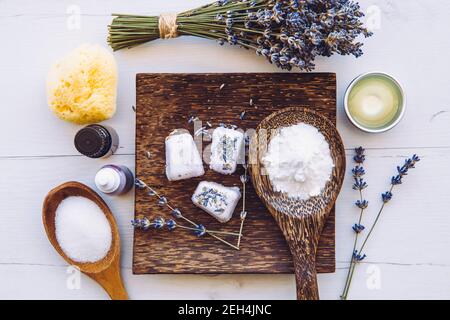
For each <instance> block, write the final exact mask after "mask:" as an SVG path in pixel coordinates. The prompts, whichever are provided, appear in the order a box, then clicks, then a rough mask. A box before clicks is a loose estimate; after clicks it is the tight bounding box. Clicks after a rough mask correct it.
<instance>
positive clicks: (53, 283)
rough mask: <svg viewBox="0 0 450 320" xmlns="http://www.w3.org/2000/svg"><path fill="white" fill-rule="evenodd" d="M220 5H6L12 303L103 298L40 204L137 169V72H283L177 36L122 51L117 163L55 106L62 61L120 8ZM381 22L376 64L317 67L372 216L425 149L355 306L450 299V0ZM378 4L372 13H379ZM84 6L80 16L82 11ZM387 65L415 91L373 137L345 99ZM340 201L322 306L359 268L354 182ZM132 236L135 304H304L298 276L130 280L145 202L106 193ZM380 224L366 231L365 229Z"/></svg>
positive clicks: (392, 11) (396, 202)
mask: <svg viewBox="0 0 450 320" xmlns="http://www.w3.org/2000/svg"><path fill="white" fill-rule="evenodd" d="M208 1H209V0H190V1H182V0H178V1H175V0H173V1H163V0H151V1H139V0H133V1H131V0H130V1H120V0H114V1H87V0H83V1H82V0H70V1H61V0H59V1H56V0H53V1H50V0H45V1H44V0H42V1H32V0H28V1H26V0H21V1H19V0H3V1H0V30H1V31H2V36H1V45H0V58H1V59H0V97H1V100H0V105H1V106H0V165H1V168H2V170H1V174H0V298H3V299H8V298H9V299H25V298H34V299H48V298H56V299H105V298H107V296H106V294H105V293H104V292H103V290H102V289H101V288H100V287H99V286H97V285H96V284H95V283H93V282H92V281H91V280H90V279H88V278H87V277H84V276H83V277H82V278H81V288H80V289H75V290H70V289H68V287H67V284H66V282H67V279H68V277H69V276H70V275H68V274H67V265H66V263H65V262H64V261H63V260H62V259H61V258H60V257H59V256H58V255H57V254H56V252H55V251H54V250H53V248H52V247H51V246H50V244H49V242H48V240H47V238H46V236H45V233H44V230H43V226H42V222H41V205H42V201H43V198H44V196H45V194H46V193H47V192H48V191H49V190H50V189H51V188H52V187H54V186H56V185H58V184H60V183H62V182H65V181H68V180H78V181H81V182H83V183H86V184H88V185H90V186H92V185H93V175H94V174H95V172H96V170H97V169H98V168H99V167H100V166H101V165H103V164H106V163H109V162H113V163H122V164H126V165H129V166H130V167H131V168H133V167H134V127H135V122H134V113H133V111H132V105H133V104H134V103H135V82H134V80H135V74H136V73H137V72H242V71H248V72H257V71H277V70H276V69H275V68H274V67H272V66H271V65H269V64H268V63H267V62H266V61H264V60H263V59H262V58H257V57H255V56H254V54H253V53H250V52H246V51H243V50H241V49H239V48H232V47H227V46H224V47H220V46H218V45H216V44H215V43H212V42H210V41H207V40H202V39H196V38H190V37H185V38H179V39H175V40H170V41H161V40H158V41H156V42H154V43H152V44H150V45H146V46H142V47H140V48H137V49H133V50H131V51H121V52H118V53H116V54H115V57H116V58H117V62H118V65H119V69H120V77H119V78H120V81H119V82H120V83H119V92H118V111H117V114H116V116H115V117H114V118H113V119H112V120H110V121H108V124H110V125H112V126H113V127H114V128H116V129H117V131H118V133H119V135H120V139H121V147H120V150H119V152H118V154H117V155H114V156H113V157H112V158H109V159H106V160H92V159H88V158H86V157H83V156H81V155H79V154H78V153H77V152H76V150H75V149H74V147H73V142H72V141H73V137H74V134H75V132H76V131H77V130H78V129H79V128H80V127H79V126H76V125H72V124H69V123H66V122H63V121H61V120H59V119H57V118H56V117H55V116H54V115H53V114H52V113H51V112H50V111H49V109H48V107H47V104H46V96H45V78H46V74H47V71H48V70H49V67H50V65H51V64H52V63H53V62H54V61H55V60H56V59H57V58H59V57H61V56H62V55H64V54H65V53H67V52H68V51H69V50H71V49H73V48H74V47H76V46H77V45H79V44H81V43H83V42H91V43H99V44H103V45H105V46H106V34H107V28H106V26H107V24H108V23H109V22H110V20H111V17H110V14H111V13H112V12H120V13H136V14H144V13H148V14H155V15H157V14H159V13H161V12H167V11H174V12H179V11H182V10H186V9H189V8H193V7H196V6H198V5H200V4H204V3H206V2H208ZM363 2H364V3H363V7H364V8H367V7H369V6H371V5H376V6H377V7H373V8H375V10H377V8H378V9H379V10H380V12H381V24H380V28H379V30H376V34H375V36H374V37H373V38H370V39H368V40H367V41H365V43H366V44H365V46H364V51H365V55H364V56H363V57H362V58H360V59H358V60H355V59H353V58H351V57H337V56H336V57H333V58H331V59H319V60H318V62H317V65H318V68H317V71H330V72H336V73H337V75H338V101H339V102H338V129H339V130H340V132H341V134H342V136H343V139H344V142H345V145H346V149H347V159H348V169H350V168H351V166H352V161H351V157H352V154H353V152H352V149H353V148H354V147H355V146H359V145H363V146H364V147H366V148H367V150H368V151H367V162H366V171H367V180H368V182H369V185H370V186H369V189H368V191H367V194H368V199H369V200H370V202H371V206H370V209H369V210H368V212H367V216H366V221H370V220H372V219H373V218H374V216H375V214H376V210H377V209H378V207H379V203H380V200H379V197H380V193H381V192H382V191H384V190H385V189H386V188H387V186H388V184H389V179H390V176H391V175H393V174H394V173H395V166H396V165H397V164H399V163H401V162H403V159H404V158H405V157H407V156H410V155H412V154H413V153H418V154H419V155H420V156H421V157H422V159H423V160H422V162H420V164H419V165H418V168H417V169H415V170H414V171H413V172H411V174H410V175H409V176H408V177H407V178H406V179H405V184H404V185H401V186H400V187H399V188H398V190H397V191H396V192H395V195H394V199H393V201H392V202H391V203H390V204H389V206H388V208H387V210H386V212H385V213H384V216H383V218H382V221H381V223H380V225H379V226H378V228H377V229H376V230H375V232H374V235H373V240H374V241H372V242H370V243H369V245H368V246H367V254H368V258H367V259H366V260H365V261H364V263H363V264H362V265H361V266H360V267H359V268H358V269H357V272H356V275H355V279H354V281H353V287H352V290H351V292H350V296H349V297H350V298H353V299H391V298H393V299H405V298H413V299H416V298H417V299H419V298H437V299H441V298H447V299H448V298H450V253H449V246H450V209H449V207H450V194H449V191H448V190H449V189H448V181H449V179H450V170H449V169H448V168H449V165H450V95H449V92H450V77H449V74H448V73H449V71H450V58H449V57H450V37H449V36H448V31H449V30H450V20H448V17H447V15H448V12H450V2H448V1H447V0H416V1H411V0H397V1H390V0H370V1H369V0H367V1H363ZM373 8H372V9H373ZM78 10H80V11H81V16H80V17H79V18H80V19H79V25H78V24H77V22H78V18H77V17H76V16H75V17H74V16H73V15H72V14H76V13H77V11H78ZM370 70H382V71H386V72H389V73H392V74H393V75H395V76H397V77H398V78H399V79H400V80H401V81H402V82H403V84H404V87H405V90H406V92H407V94H408V110H407V113H406V116H405V118H404V120H403V121H402V122H401V123H400V124H399V125H398V126H397V127H396V128H395V129H393V130H392V131H390V132H387V133H384V134H380V135H370V134H365V133H362V132H360V131H358V130H357V129H355V128H353V127H352V126H351V125H350V123H349V122H348V121H347V119H346V117H345V115H344V112H343V108H342V97H343V94H344V90H345V88H346V86H347V85H348V84H349V82H350V81H351V80H352V79H353V78H354V77H355V76H357V75H358V74H360V73H362V72H365V71H370ZM349 176H350V175H349V174H347V180H346V181H345V182H344V188H343V191H342V193H341V195H340V197H339V199H338V202H337V210H336V214H337V217H336V222H337V224H336V237H337V239H336V243H337V257H336V259H337V272H336V273H334V274H326V275H325V274H324V275H320V276H319V284H320V291H321V296H322V298H326V299H337V298H338V297H339V294H340V292H341V290H342V287H343V282H344V278H345V275H346V271H347V265H348V261H349V254H350V250H351V246H352V239H353V232H352V230H351V225H352V224H353V223H354V222H355V220H356V217H357V210H356V209H355V207H354V206H353V202H354V200H355V199H356V194H355V192H354V191H353V190H352V189H351V181H350V180H349V179H348V178H349ZM105 199H106V201H107V203H108V205H109V206H110V207H111V209H112V211H113V212H114V214H115V216H116V219H117V220H118V224H119V227H120V233H121V237H122V254H123V258H122V273H123V276H124V280H125V284H126V287H127V289H128V291H129V295H130V297H131V298H132V299H183V298H193V299H232V298H238V299H293V298H294V297H295V287H294V277H293V276H291V275H216V276H192V275H178V276H173V275H148V276H134V275H132V273H131V260H132V237H133V235H132V228H131V227H130V225H129V220H130V219H131V217H132V216H133V195H132V193H131V194H130V195H128V196H125V197H119V198H112V197H105ZM366 224H368V222H366Z"/></svg>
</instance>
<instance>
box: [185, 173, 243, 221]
mask: <svg viewBox="0 0 450 320" xmlns="http://www.w3.org/2000/svg"><path fill="white" fill-rule="evenodd" d="M240 198H241V192H240V191H239V188H238V187H225V186H223V185H221V184H219V183H215V182H208V181H202V182H200V183H199V185H198V186H197V189H195V192H194V194H193V195H192V202H193V203H194V204H195V205H196V206H197V207H199V208H201V209H203V210H205V211H206V212H207V213H209V214H210V215H211V216H213V217H214V218H216V219H217V220H219V221H220V222H222V223H224V222H227V221H229V220H230V219H231V216H232V215H233V212H234V209H235V208H236V205H237V204H238V202H239V199H240Z"/></svg>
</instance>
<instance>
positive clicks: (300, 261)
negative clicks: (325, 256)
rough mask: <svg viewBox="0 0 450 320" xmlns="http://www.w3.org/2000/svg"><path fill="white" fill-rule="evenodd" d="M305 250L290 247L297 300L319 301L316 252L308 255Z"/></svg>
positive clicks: (297, 246)
mask: <svg viewBox="0 0 450 320" xmlns="http://www.w3.org/2000/svg"><path fill="white" fill-rule="evenodd" d="M307 251H308V250H305V248H302V247H299V245H298V244H297V245H295V248H293V246H291V252H292V258H293V261H294V270H295V282H296V285H297V300H319V287H318V285H317V272H316V261H315V260H316V252H315V250H314V252H312V253H308V252H307Z"/></svg>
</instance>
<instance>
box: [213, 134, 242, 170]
mask: <svg viewBox="0 0 450 320" xmlns="http://www.w3.org/2000/svg"><path fill="white" fill-rule="evenodd" d="M243 151H244V134H243V133H242V132H240V131H237V130H235V129H230V128H225V127H218V128H216V129H214V132H213V134H212V143H211V162H210V164H209V166H210V168H211V169H212V170H214V171H216V172H219V173H222V174H233V173H234V172H235V171H236V167H237V164H238V161H242V155H243Z"/></svg>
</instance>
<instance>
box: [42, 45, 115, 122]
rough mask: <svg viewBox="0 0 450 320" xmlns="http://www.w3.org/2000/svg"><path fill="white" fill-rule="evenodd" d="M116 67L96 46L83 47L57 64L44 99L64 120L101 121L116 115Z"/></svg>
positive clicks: (111, 58)
mask: <svg viewBox="0 0 450 320" xmlns="http://www.w3.org/2000/svg"><path fill="white" fill-rule="evenodd" d="M116 91H117V65H116V61H115V60H114V57H113V55H112V54H111V53H110V52H109V51H108V50H106V49H105V48H103V47H101V46H99V45H89V44H85V45H82V46H80V47H78V48H77V49H75V50H74V51H72V52H71V53H69V54H68V55H67V56H66V57H64V58H63V59H61V60H60V61H58V62H57V63H56V64H55V65H53V67H52V68H51V70H50V72H49V75H48V78H47V99H48V104H49V106H50V108H51V109H52V110H53V112H54V113H55V114H56V115H57V116H58V117H60V118H61V119H63V120H66V121H71V122H75V123H79V124H88V123H95V122H101V121H103V120H106V119H109V118H111V117H112V116H113V115H114V113H115V112H116V95H117V92H116Z"/></svg>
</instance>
